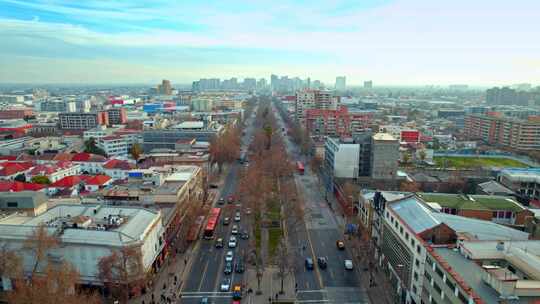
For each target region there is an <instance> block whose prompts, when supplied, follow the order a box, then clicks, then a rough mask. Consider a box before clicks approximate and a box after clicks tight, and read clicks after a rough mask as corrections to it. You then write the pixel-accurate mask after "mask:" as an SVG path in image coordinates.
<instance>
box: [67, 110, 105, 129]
mask: <svg viewBox="0 0 540 304" xmlns="http://www.w3.org/2000/svg"><path fill="white" fill-rule="evenodd" d="M58 119H59V122H58V123H59V127H60V129H61V130H88V129H92V128H95V127H97V126H99V125H106V124H107V122H108V121H109V118H108V115H107V112H96V113H60V114H58Z"/></svg>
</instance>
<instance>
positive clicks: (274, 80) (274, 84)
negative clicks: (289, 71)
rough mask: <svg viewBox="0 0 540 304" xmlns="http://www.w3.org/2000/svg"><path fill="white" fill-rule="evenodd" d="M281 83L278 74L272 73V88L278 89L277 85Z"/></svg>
mask: <svg viewBox="0 0 540 304" xmlns="http://www.w3.org/2000/svg"><path fill="white" fill-rule="evenodd" d="M278 85H279V78H278V76H277V75H274V74H272V75H271V76H270V89H272V90H277V87H278Z"/></svg>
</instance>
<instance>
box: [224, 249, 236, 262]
mask: <svg viewBox="0 0 540 304" xmlns="http://www.w3.org/2000/svg"><path fill="white" fill-rule="evenodd" d="M233 258H234V253H233V252H232V251H231V250H229V251H227V254H226V255H225V262H232V260H233Z"/></svg>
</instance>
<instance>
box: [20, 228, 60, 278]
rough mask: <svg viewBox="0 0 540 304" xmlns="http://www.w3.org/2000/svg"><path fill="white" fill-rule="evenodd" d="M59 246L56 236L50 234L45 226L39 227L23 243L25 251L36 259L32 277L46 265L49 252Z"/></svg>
mask: <svg viewBox="0 0 540 304" xmlns="http://www.w3.org/2000/svg"><path fill="white" fill-rule="evenodd" d="M58 245H59V240H58V238H57V237H56V236H55V235H51V234H49V232H48V230H47V228H46V227H45V225H39V226H37V227H36V228H35V229H34V231H33V232H32V234H30V235H29V236H28V238H27V239H26V240H25V241H24V243H23V250H25V251H28V252H29V253H30V255H31V256H32V257H33V259H34V264H33V266H32V270H31V277H33V276H34V275H35V274H36V272H37V271H39V268H40V267H42V266H43V265H44V263H45V262H46V260H47V254H48V253H49V251H50V250H52V249H54V248H56V247H58Z"/></svg>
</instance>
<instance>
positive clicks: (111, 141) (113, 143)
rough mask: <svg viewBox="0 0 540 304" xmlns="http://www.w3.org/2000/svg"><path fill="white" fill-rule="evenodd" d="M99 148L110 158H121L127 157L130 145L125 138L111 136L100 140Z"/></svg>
mask: <svg viewBox="0 0 540 304" xmlns="http://www.w3.org/2000/svg"><path fill="white" fill-rule="evenodd" d="M97 146H98V147H99V148H101V149H103V151H105V153H106V154H107V156H109V157H114V156H121V157H125V156H127V154H128V143H127V141H126V139H125V138H123V137H121V136H118V135H110V136H105V137H102V138H100V139H99V140H98V141H97Z"/></svg>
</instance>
